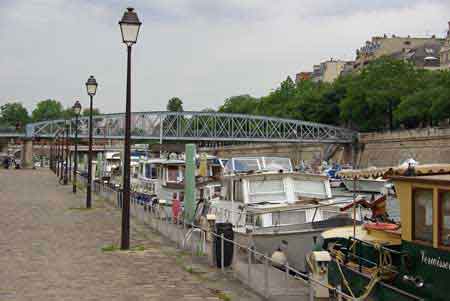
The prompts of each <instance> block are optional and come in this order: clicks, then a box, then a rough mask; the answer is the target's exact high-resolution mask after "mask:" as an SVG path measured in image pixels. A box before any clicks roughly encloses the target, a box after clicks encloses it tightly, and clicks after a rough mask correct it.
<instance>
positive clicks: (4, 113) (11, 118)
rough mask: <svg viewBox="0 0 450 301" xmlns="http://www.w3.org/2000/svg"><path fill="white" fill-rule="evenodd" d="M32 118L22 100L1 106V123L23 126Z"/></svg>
mask: <svg viewBox="0 0 450 301" xmlns="http://www.w3.org/2000/svg"><path fill="white" fill-rule="evenodd" d="M29 120H30V117H29V116H28V111H27V109H26V108H25V107H24V106H23V105H22V103H20V102H10V103H6V104H4V105H2V106H1V107H0V124H2V125H6V126H17V125H19V126H21V127H23V126H24V125H25V124H27V123H28V122H29Z"/></svg>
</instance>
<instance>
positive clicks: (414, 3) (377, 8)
mask: <svg viewBox="0 0 450 301" xmlns="http://www.w3.org/2000/svg"><path fill="white" fill-rule="evenodd" d="M128 6H132V7H134V8H135V10H136V12H137V14H138V16H139V18H140V20H141V21H142V23H143V25H142V28H141V31H140V35H139V39H138V43H137V44H136V45H135V46H134V47H133V56H132V60H133V63H132V110H133V111H154V110H165V106H166V104H167V101H168V100H169V99H170V98H171V97H174V96H176V97H180V98H181V99H182V100H183V103H184V109H185V110H202V109H204V108H213V109H217V108H218V107H219V106H220V105H221V104H222V103H223V102H224V100H225V99H226V98H228V97H230V96H234V95H240V94H251V95H253V96H256V97H259V96H263V95H267V94H268V93H270V91H271V90H273V89H275V88H276V87H277V86H278V85H279V83H280V82H281V81H282V80H284V79H285V78H286V77H287V76H289V75H290V76H291V77H294V76H295V74H296V73H297V72H300V71H308V70H311V69H312V65H314V64H317V63H319V62H321V61H324V60H327V59H330V58H335V59H338V58H339V59H345V60H351V59H354V56H355V51H356V49H357V48H359V47H361V46H362V45H363V44H364V43H365V41H366V40H370V38H371V37H372V36H374V35H382V34H384V33H386V34H389V35H391V34H396V35H402V36H407V35H412V36H426V35H431V34H436V35H437V36H440V37H444V36H445V33H446V31H447V28H448V25H447V22H448V21H449V20H450V0H370V1H369V0H279V1H274V0H134V1H133V0H131V1H116V0H0V54H1V55H0V105H1V104H4V103H7V102H11V101H19V102H22V103H23V104H24V105H25V106H26V107H27V109H28V110H30V111H31V110H32V109H33V108H34V106H35V105H36V103H37V102H39V101H40V100H44V99H48V98H51V99H57V100H58V101H60V102H61V103H62V104H63V105H64V106H65V107H69V106H72V105H73V103H74V102H75V100H77V99H79V100H80V102H81V103H82V105H83V106H84V107H87V106H88V97H87V94H86V90H85V85H84V84H85V82H86V80H87V78H88V77H89V75H94V76H95V78H96V79H97V81H98V83H99V87H98V91H97V95H96V96H95V98H94V106H95V107H98V108H99V109H100V111H101V112H102V113H115V112H123V111H124V110H125V88H126V87H125V83H126V48H125V45H124V44H122V41H121V36H120V29H119V26H118V21H119V19H120V18H121V17H122V14H123V12H124V11H125V8H126V7H128Z"/></svg>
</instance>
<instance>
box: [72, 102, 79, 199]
mask: <svg viewBox="0 0 450 301" xmlns="http://www.w3.org/2000/svg"><path fill="white" fill-rule="evenodd" d="M72 109H73V112H74V113H75V140H74V142H73V144H74V147H75V149H74V152H73V182H72V183H73V186H72V192H73V193H77V169H78V117H79V116H80V113H81V104H80V102H79V101H78V100H77V101H76V102H75V104H74V105H73V107H72Z"/></svg>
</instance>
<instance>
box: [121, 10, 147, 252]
mask: <svg viewBox="0 0 450 301" xmlns="http://www.w3.org/2000/svg"><path fill="white" fill-rule="evenodd" d="M141 24H142V23H141V22H140V21H139V18H138V16H137V14H136V13H135V12H134V9H133V8H131V7H129V8H127V10H126V11H125V13H124V14H123V17H122V20H120V21H119V26H120V31H121V33H122V41H123V43H125V45H127V55H128V56H127V99H126V106H125V143H124V159H123V162H124V164H123V206H122V237H121V244H120V248H121V249H122V250H127V249H129V248H130V137H131V47H132V46H133V44H136V41H137V38H138V35H139V28H140V27H141Z"/></svg>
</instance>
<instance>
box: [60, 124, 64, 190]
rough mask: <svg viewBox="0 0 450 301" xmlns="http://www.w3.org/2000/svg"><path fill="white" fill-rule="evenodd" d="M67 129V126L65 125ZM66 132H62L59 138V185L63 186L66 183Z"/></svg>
mask: <svg viewBox="0 0 450 301" xmlns="http://www.w3.org/2000/svg"><path fill="white" fill-rule="evenodd" d="M64 128H65V124H64ZM64 132H65V129H63V130H62V132H61V133H60V136H59V183H60V184H61V183H62V182H63V181H64Z"/></svg>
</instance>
